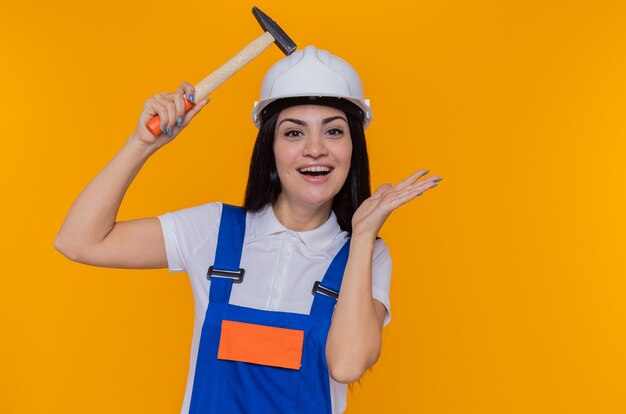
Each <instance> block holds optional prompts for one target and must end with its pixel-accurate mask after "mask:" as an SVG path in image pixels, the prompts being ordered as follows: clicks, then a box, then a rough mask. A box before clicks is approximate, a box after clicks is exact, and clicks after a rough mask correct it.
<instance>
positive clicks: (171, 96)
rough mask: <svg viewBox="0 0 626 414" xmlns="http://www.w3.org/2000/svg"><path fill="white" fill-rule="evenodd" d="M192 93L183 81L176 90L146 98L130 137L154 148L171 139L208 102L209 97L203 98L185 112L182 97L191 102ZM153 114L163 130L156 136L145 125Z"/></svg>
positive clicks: (189, 86)
mask: <svg viewBox="0 0 626 414" xmlns="http://www.w3.org/2000/svg"><path fill="white" fill-rule="evenodd" d="M194 94H195V90H194V87H193V85H191V84H190V83H187V82H183V83H182V84H181V85H180V87H179V88H178V89H177V90H176V92H164V93H160V94H157V95H155V96H153V97H151V98H149V99H148V100H146V102H145V104H144V108H143V111H142V113H141V116H140V117H139V124H138V125H137V129H136V130H135V132H134V133H133V135H132V136H131V138H136V139H137V140H138V141H139V142H140V143H142V144H144V145H146V146H150V147H156V148H160V147H162V146H163V145H165V144H167V143H169V142H170V141H172V140H173V139H174V138H175V137H176V136H177V135H178V134H179V133H180V132H181V131H182V130H183V129H184V128H185V127H186V126H187V125H189V122H191V120H192V119H193V117H194V116H196V114H197V113H198V112H200V110H201V109H202V108H203V107H204V106H205V105H206V104H207V103H208V102H209V99H204V100H202V101H200V102H198V103H196V104H195V106H194V107H193V108H191V109H190V110H189V112H187V113H185V103H184V99H183V97H186V98H187V99H188V100H189V101H191V102H192V103H193V101H194V99H193V97H194ZM155 115H158V116H159V118H160V123H161V131H162V132H163V133H162V134H161V135H159V136H158V137H155V136H154V135H152V133H151V132H150V131H149V130H148V128H147V127H146V122H147V121H148V120H149V119H151V118H152V117H153V116H155Z"/></svg>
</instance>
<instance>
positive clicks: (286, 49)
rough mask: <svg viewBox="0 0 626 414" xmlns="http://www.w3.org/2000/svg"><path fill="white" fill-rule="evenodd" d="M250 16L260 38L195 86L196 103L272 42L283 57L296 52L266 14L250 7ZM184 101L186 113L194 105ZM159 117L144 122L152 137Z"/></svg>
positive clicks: (287, 37)
mask: <svg viewBox="0 0 626 414" xmlns="http://www.w3.org/2000/svg"><path fill="white" fill-rule="evenodd" d="M252 14H254V17H256V19H257V21H258V22H259V24H260V25H261V27H262V28H263V30H265V33H263V34H262V35H261V36H259V37H258V38H257V39H255V40H253V41H252V42H250V43H249V44H248V46H246V47H244V48H243V49H242V50H241V51H240V52H239V53H237V54H236V55H235V56H233V57H232V58H231V59H230V60H229V61H228V62H226V63H224V64H223V65H222V66H220V67H219V68H217V69H216V70H215V71H213V73H211V74H210V75H209V76H207V77H206V78H204V79H202V80H201V81H200V82H199V83H198V84H197V85H196V86H195V89H196V97H197V98H196V99H197V101H198V102H200V101H201V100H203V99H204V98H206V97H207V96H208V95H209V94H210V93H211V92H213V91H214V90H216V89H217V88H218V87H219V86H220V85H221V84H222V83H224V82H226V80H227V79H228V78H230V77H231V76H233V75H234V74H235V73H236V72H237V71H238V70H239V69H241V68H242V67H244V66H245V65H246V64H248V63H249V62H250V61H251V60H252V59H254V58H255V57H257V56H259V55H260V54H261V52H263V51H264V50H265V49H267V47H268V46H269V45H271V44H272V42H274V43H276V46H278V48H279V49H280V50H282V52H283V53H284V54H285V55H290V54H292V53H293V51H294V50H296V44H295V43H294V42H293V40H291V39H290V38H289V36H287V34H286V33H285V32H284V31H283V29H281V28H280V26H278V25H277V24H276V22H275V21H274V20H272V19H271V18H270V17H269V16H268V15H267V14H265V13H263V12H262V11H261V10H259V9H258V8H257V7H256V6H254V7H252ZM183 99H184V100H185V112H188V111H189V110H190V109H191V108H193V107H194V105H195V104H194V103H191V102H189V100H187V97H184V98H183ZM160 122H161V121H160V119H159V116H158V115H156V116H154V117H152V118H151V119H150V120H149V121H148V122H146V127H148V129H149V130H150V132H152V135H154V136H155V137H158V136H159V135H161V127H160Z"/></svg>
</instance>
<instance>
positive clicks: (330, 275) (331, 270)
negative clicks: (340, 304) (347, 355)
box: [310, 238, 350, 319]
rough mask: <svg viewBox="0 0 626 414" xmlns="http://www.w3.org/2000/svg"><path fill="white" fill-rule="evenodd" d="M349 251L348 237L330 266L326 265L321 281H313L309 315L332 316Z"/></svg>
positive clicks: (328, 317) (329, 317)
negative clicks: (312, 296)
mask: <svg viewBox="0 0 626 414" xmlns="http://www.w3.org/2000/svg"><path fill="white" fill-rule="evenodd" d="M349 253H350V239H349V238H348V239H347V240H346V242H345V244H344V245H343V246H342V247H341V250H339V253H337V254H336V255H335V257H334V258H333V260H332V262H331V263H330V266H328V270H326V274H325V275H324V278H323V279H322V281H321V282H315V285H314V286H313V295H314V296H315V297H314V298H313V304H312V305H311V313H310V314H311V315H315V316H320V317H323V318H327V319H331V317H332V316H333V311H334V310H335V304H336V303H337V297H338V295H339V289H340V288H341V280H342V279H343V273H344V270H345V269H346V263H347V262H348V254H349Z"/></svg>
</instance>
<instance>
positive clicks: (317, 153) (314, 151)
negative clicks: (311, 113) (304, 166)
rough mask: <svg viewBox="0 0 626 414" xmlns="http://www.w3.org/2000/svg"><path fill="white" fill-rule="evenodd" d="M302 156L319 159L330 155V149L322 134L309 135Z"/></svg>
mask: <svg viewBox="0 0 626 414" xmlns="http://www.w3.org/2000/svg"><path fill="white" fill-rule="evenodd" d="M302 155H304V156H305V157H312V158H319V157H323V156H325V155H328V148H326V142H325V141H324V138H323V137H322V136H320V134H311V135H309V136H308V137H307V138H306V140H305V143H304V148H303V149H302Z"/></svg>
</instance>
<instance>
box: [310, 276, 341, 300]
mask: <svg viewBox="0 0 626 414" xmlns="http://www.w3.org/2000/svg"><path fill="white" fill-rule="evenodd" d="M311 293H312V294H313V295H314V296H315V294H316V293H321V294H322V295H326V296H330V297H331V298H335V299H337V298H338V297H339V292H335V291H334V290H331V289H328V288H327V287H324V286H322V284H321V283H320V281H319V280H318V281H317V282H315V283H314V284H313V290H312V291H311Z"/></svg>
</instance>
